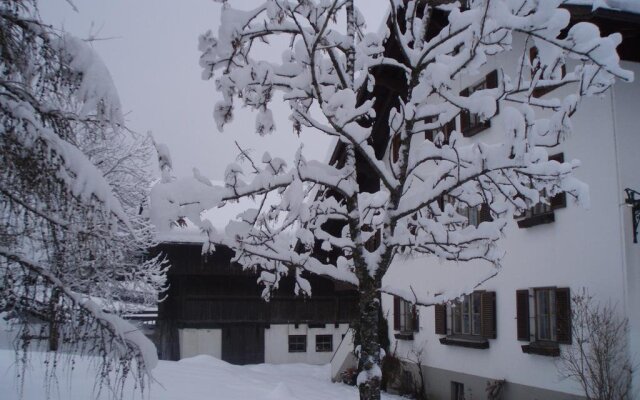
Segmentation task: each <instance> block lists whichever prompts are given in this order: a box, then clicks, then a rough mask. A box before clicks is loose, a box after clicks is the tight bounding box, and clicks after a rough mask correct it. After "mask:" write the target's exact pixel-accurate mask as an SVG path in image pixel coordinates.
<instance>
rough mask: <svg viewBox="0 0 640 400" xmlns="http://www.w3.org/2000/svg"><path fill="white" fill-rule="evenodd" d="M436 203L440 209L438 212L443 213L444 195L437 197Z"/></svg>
mask: <svg viewBox="0 0 640 400" xmlns="http://www.w3.org/2000/svg"><path fill="white" fill-rule="evenodd" d="M436 201H437V202H438V207H440V211H444V195H442V196H438V198H437V199H436Z"/></svg>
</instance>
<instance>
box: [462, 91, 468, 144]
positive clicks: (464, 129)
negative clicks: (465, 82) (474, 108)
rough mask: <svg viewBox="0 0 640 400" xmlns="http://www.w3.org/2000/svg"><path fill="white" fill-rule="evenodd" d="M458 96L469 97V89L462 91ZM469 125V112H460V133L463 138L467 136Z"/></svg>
mask: <svg viewBox="0 0 640 400" xmlns="http://www.w3.org/2000/svg"><path fill="white" fill-rule="evenodd" d="M460 96H463V97H468V96H469V88H467V89H464V90H463V91H462V92H460ZM469 125H470V121H469V111H468V110H462V111H461V112H460V131H461V132H462V134H463V135H464V136H467V133H468V132H469Z"/></svg>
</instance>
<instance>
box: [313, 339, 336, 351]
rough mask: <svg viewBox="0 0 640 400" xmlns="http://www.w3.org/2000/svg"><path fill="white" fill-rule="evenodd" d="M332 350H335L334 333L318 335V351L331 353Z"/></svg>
mask: <svg viewBox="0 0 640 400" xmlns="http://www.w3.org/2000/svg"><path fill="white" fill-rule="evenodd" d="M320 339H322V340H320ZM331 352H333V335H332V334H319V335H316V353H331Z"/></svg>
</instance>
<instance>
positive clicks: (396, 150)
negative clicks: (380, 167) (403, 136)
mask: <svg viewBox="0 0 640 400" xmlns="http://www.w3.org/2000/svg"><path fill="white" fill-rule="evenodd" d="M399 158H400V134H397V135H394V136H393V138H392V139H391V160H392V161H393V162H394V163H395V162H398V159H399Z"/></svg>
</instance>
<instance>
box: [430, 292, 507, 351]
mask: <svg viewBox="0 0 640 400" xmlns="http://www.w3.org/2000/svg"><path fill="white" fill-rule="evenodd" d="M474 300H476V305H477V307H478V310H477V312H476V311H475V310H474V305H473V303H474ZM465 304H466V306H465ZM465 312H466V315H467V318H468V320H469V324H468V329H467V328H465V324H464V314H465ZM434 316H435V333H436V334H437V335H445V337H441V338H440V339H439V341H440V343H441V344H444V345H453V346H461V347H469V348H475V349H488V348H489V339H496V338H497V313H496V292H493V291H486V290H476V291H474V292H472V293H470V294H468V295H465V296H464V298H463V299H462V301H461V302H458V305H457V306H454V305H452V304H448V305H447V304H437V305H435V307H434ZM474 317H475V318H474ZM474 325H475V327H474Z"/></svg>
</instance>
